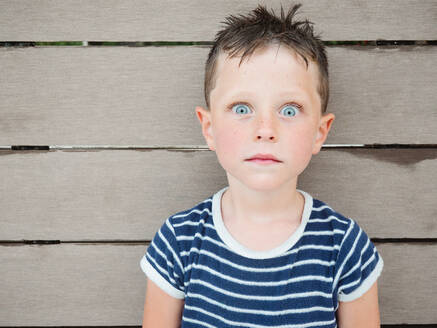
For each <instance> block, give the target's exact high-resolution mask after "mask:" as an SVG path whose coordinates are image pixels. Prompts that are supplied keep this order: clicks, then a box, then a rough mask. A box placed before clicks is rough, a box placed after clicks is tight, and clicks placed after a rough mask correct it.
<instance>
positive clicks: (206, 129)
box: [196, 106, 215, 151]
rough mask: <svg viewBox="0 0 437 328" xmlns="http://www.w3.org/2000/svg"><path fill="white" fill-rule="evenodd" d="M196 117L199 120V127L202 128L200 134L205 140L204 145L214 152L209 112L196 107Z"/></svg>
mask: <svg viewBox="0 0 437 328" xmlns="http://www.w3.org/2000/svg"><path fill="white" fill-rule="evenodd" d="M196 115H197V118H198V119H199V122H200V125H201V127H202V134H203V137H204V138H205V141H206V143H207V144H208V147H209V149H211V150H212V151H215V144H214V136H213V133H212V125H211V111H209V110H207V109H205V108H203V107H200V106H196Z"/></svg>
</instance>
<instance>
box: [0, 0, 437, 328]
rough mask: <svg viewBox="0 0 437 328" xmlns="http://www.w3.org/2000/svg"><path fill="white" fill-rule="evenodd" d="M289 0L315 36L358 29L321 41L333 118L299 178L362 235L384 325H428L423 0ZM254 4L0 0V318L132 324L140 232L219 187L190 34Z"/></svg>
mask: <svg viewBox="0 0 437 328" xmlns="http://www.w3.org/2000/svg"><path fill="white" fill-rule="evenodd" d="M301 2H302V3H303V7H302V10H301V13H302V16H303V17H308V18H309V19H310V20H312V21H314V23H315V26H316V30H317V31H318V32H322V37H323V39H324V40H326V41H364V40H369V41H370V42H369V44H370V45H367V46H365V45H351V44H349V43H348V42H343V43H341V44H340V45H337V46H333V45H330V46H329V47H328V55H329V59H330V74H331V76H330V78H331V94H332V96H331V100H330V104H329V110H330V111H332V112H334V113H335V114H336V117H337V119H336V121H335V123H334V127H333V131H332V134H331V135H330V137H329V138H328V141H327V145H326V147H324V149H323V151H322V152H321V153H320V154H319V155H317V156H316V157H314V158H313V161H312V163H311V164H310V166H309V168H308V169H307V171H306V172H305V173H304V174H303V176H302V179H301V181H300V186H299V187H300V188H301V189H303V190H306V191H308V192H309V193H311V194H312V195H313V196H314V197H316V198H319V199H322V200H324V201H326V202H328V203H329V204H330V205H331V206H332V207H334V208H335V209H337V210H338V211H340V212H341V213H343V214H344V215H347V216H350V217H353V218H354V219H356V220H357V221H358V222H359V224H360V225H361V226H362V227H363V228H364V229H365V230H366V232H367V233H368V235H369V236H370V237H371V238H372V239H373V241H374V242H375V245H376V247H377V248H378V250H379V251H380V253H381V255H382V257H383V258H384V261H385V267H384V271H383V274H382V276H381V278H380V279H379V289H380V307H381V318H382V323H383V324H384V325H387V327H388V326H390V327H408V326H411V327H413V326H414V325H419V324H422V325H425V324H427V325H430V326H432V325H433V324H434V325H437V311H435V309H436V308H437V297H436V296H435V295H436V291H437V210H436V205H437V204H436V200H437V133H436V129H437V88H436V83H437V47H436V44H437V43H436V41H435V40H436V39H437V38H436V37H437V2H436V1H435V0H397V1H390V0H357V1H348V0H302V1H301ZM257 3H258V1H254V0H240V1H229V0H226V1H204V0H203V1H200V0H187V1H183V2H182V1H169V0H164V1H140V0H132V1H123V0H75V1H72V0H63V1H50V0H22V1H16V0H2V1H0V42H1V43H0V44H1V45H2V46H1V47H0V167H1V171H0V174H1V175H0V182H1V183H0V208H1V217H0V277H1V279H0V326H10V327H20V326H119V325H123V326H138V325H141V319H142V310H143V302H144V293H145V284H146V278H145V276H144V274H143V272H142V271H141V269H140V267H139V260H140V258H141V256H142V255H143V253H144V252H145V250H146V247H147V245H148V244H149V243H150V240H151V238H152V237H153V235H154V233H155V232H156V230H157V229H158V227H159V226H160V225H161V224H162V222H163V221H164V220H165V218H166V217H167V216H168V215H170V214H171V213H174V212H176V211H179V210H181V209H184V208H187V207H191V206H193V205H194V204H195V203H196V202H197V201H199V200H201V199H204V198H206V197H208V196H210V195H211V194H212V193H214V192H215V191H217V190H218V189H219V188H221V187H223V186H225V185H226V180H225V175H224V172H223V171H222V169H221V168H220V166H219V165H218V164H217V161H216V159H215V154H214V153H212V152H210V151H208V150H207V148H206V146H205V144H204V141H203V140H202V136H201V132H200V129H199V127H198V123H197V121H196V117H195V114H194V106H196V105H198V104H200V105H204V101H203V96H202V92H203V91H202V86H203V67H204V62H205V59H206V55H207V53H208V50H209V46H208V45H207V43H206V45H191V44H190V42H193V41H194V42H198V41H211V40H212V39H213V36H214V33H215V31H216V30H217V29H218V28H219V26H220V25H219V23H220V21H221V20H223V18H224V17H225V16H226V15H228V14H230V13H237V12H247V11H248V10H250V9H252V8H253V7H254V6H255V5H256V4H257ZM261 3H265V4H267V5H268V6H269V7H270V6H272V7H273V8H275V9H277V8H278V4H279V3H280V2H279V1H263V2H261ZM282 3H283V4H284V5H285V6H287V4H289V3H290V2H289V1H285V0H284V1H282ZM379 39H383V40H392V41H393V40H398V41H400V42H398V43H397V44H396V43H395V42H385V43H384V42H378V44H377V45H376V43H375V41H376V40H379ZM426 40H428V41H431V42H423V41H426ZM18 41H26V42H28V43H27V45H28V46H19V43H16V42H18ZM39 41H47V42H48V43H47V45H46V46H30V45H32V42H39ZM54 41H86V42H84V43H83V44H84V45H86V44H87V42H88V46H80V45H79V46H75V45H73V46H56V45H55V43H54ZM92 41H113V42H115V43H114V44H113V45H112V46H108V45H107V44H103V45H101V46H97V45H92V44H96V43H92ZM136 41H142V42H146V43H141V44H140V45H139V46H135V45H136V43H135V42H136ZM157 41H167V43H166V45H165V46H162V45H161V44H162V43H156V42H157ZM169 41H182V42H186V43H185V44H184V45H176V44H174V43H171V42H169ZM406 41H411V42H406ZM414 41H419V42H414ZM123 42H124V43H125V44H126V45H125V46H123V45H121V44H123ZM126 42H127V43H126ZM154 42H155V43H154ZM97 44H98V43H97ZM200 44H205V43H200ZM23 145H26V146H31V147H20V146H23ZM37 145H38V146H43V147H40V148H39V149H38V147H34V146H37ZM193 168H195V169H194V170H193Z"/></svg>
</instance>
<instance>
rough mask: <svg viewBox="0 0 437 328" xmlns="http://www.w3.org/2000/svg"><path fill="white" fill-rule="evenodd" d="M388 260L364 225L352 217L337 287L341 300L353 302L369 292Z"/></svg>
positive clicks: (340, 257)
mask: <svg viewBox="0 0 437 328" xmlns="http://www.w3.org/2000/svg"><path fill="white" fill-rule="evenodd" d="M383 266H384V262H383V260H382V257H381V256H380V255H379V253H378V251H377V250H376V247H375V245H373V243H372V242H371V240H370V239H369V237H368V236H367V234H366V233H365V232H364V231H363V230H362V229H361V227H360V226H359V225H358V224H357V223H355V221H353V220H350V225H349V227H348V229H347V231H346V232H345V235H344V238H343V241H342V244H341V246H340V251H339V253H338V258H337V261H336V275H335V281H334V286H335V287H336V290H337V293H338V300H339V301H341V302H348V301H353V300H355V299H357V298H359V297H361V296H362V295H363V294H364V293H366V292H367V291H368V290H369V289H370V287H372V285H373V284H374V282H375V281H376V280H377V279H378V277H379V275H380V274H381V272H382V268H383Z"/></svg>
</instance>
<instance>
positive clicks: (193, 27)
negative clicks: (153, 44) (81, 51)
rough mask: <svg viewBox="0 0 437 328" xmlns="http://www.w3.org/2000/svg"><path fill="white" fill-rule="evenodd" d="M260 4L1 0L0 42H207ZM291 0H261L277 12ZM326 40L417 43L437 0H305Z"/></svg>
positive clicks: (426, 32) (430, 23) (429, 26)
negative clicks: (225, 22) (223, 25)
mask: <svg viewBox="0 0 437 328" xmlns="http://www.w3.org/2000/svg"><path fill="white" fill-rule="evenodd" d="M258 2H259V1H255V0H241V1H238V2H236V1H232V0H226V1H220V2H215V3H213V2H211V1H201V0H190V1H183V2H175V1H171V0H163V1H141V0H134V1H123V0H93V1H91V0H81V1H75V0H64V1H56V2H53V1H50V0H38V1H35V0H23V1H14V0H3V1H2V2H0V31H1V32H0V40H6V41H14V40H26V41H31V40H39V41H57V40H59V41H65V40H88V41H99V40H100V41H118V40H120V41H161V40H169V41H173V40H176V41H185V40H188V41H194V40H195V41H197V40H200V41H206V40H212V39H213V38H214V34H215V32H216V31H217V30H218V28H219V27H220V22H221V21H223V20H224V18H225V16H227V15H228V14H238V13H246V12H248V11H250V10H251V9H253V8H255V6H256V5H257V4H258ZM281 2H282V3H283V4H284V6H287V5H288V4H289V3H290V2H289V1H286V2H284V1H278V0H268V1H261V3H264V4H267V6H268V7H273V8H274V9H276V11H277V12H278V8H279V4H280V3H281ZM300 2H302V3H303V8H302V9H303V10H302V17H307V18H309V19H310V20H311V21H313V22H314V23H315V26H316V32H317V33H320V32H322V36H323V38H324V39H325V40H375V39H395V40H416V39H424V40H426V39H429V40H430V39H434V38H435V36H436V35H437V25H436V24H435V22H436V18H437V17H436V13H437V4H436V2H435V1H434V0H397V1H390V0H385V1H381V0H366V1H363V0H360V1H344V0H302V1H300Z"/></svg>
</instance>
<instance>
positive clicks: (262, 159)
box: [246, 154, 281, 163]
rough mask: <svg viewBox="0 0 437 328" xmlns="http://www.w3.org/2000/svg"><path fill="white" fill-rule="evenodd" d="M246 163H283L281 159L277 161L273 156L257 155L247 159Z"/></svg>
mask: <svg viewBox="0 0 437 328" xmlns="http://www.w3.org/2000/svg"><path fill="white" fill-rule="evenodd" d="M246 161H249V162H256V163H281V161H280V160H279V159H277V158H276V157H275V156H273V155H271V154H256V155H254V156H252V157H250V158H248V159H246Z"/></svg>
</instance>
